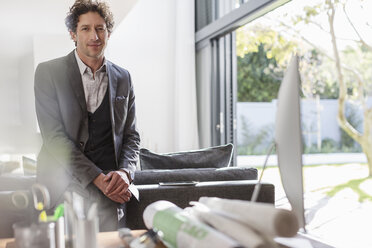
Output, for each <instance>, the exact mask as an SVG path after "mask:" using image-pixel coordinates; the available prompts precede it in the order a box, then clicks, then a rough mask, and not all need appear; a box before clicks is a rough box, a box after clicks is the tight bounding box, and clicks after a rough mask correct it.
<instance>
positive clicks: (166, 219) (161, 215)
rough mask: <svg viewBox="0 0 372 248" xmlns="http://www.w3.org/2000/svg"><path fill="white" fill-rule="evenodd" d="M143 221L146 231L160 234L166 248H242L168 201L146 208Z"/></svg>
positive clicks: (158, 202) (155, 203)
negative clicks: (154, 231)
mask: <svg viewBox="0 0 372 248" xmlns="http://www.w3.org/2000/svg"><path fill="white" fill-rule="evenodd" d="M143 220H144V223H145V225H146V227H147V228H148V229H151V228H153V229H156V230H157V231H160V232H161V238H162V240H163V241H164V243H165V244H166V245H167V246H168V247H177V248H193V247H195V248H203V247H205V248H207V247H208V248H210V247H215V248H225V247H226V248H230V247H242V246H241V245H239V244H238V243H237V242H236V241H235V240H233V239H231V238H229V237H228V236H226V235H224V234H222V233H220V232H218V231H216V230H215V229H213V228H211V227H210V226H208V225H206V224H204V223H202V222H200V221H198V220H197V219H196V218H195V217H193V216H191V215H189V214H188V213H187V212H185V211H183V210H182V209H181V208H179V207H177V206H176V205H174V204H173V203H171V202H168V201H157V202H154V203H152V204H150V205H149V206H147V207H146V209H145V211H144V213H143Z"/></svg>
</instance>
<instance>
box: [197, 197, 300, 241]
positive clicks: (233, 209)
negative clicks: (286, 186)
mask: <svg viewBox="0 0 372 248" xmlns="http://www.w3.org/2000/svg"><path fill="white" fill-rule="evenodd" d="M199 202H200V203H202V204H204V205H206V206H207V207H209V208H211V209H213V210H216V211H217V210H218V211H222V212H224V213H226V215H228V216H229V218H231V219H233V220H234V221H237V222H240V223H242V224H245V225H248V226H250V227H251V228H253V229H255V230H257V231H258V232H260V233H264V234H266V235H268V236H273V237H274V236H279V237H293V236H295V235H296V233H297V231H298V229H299V224H298V221H297V217H296V215H295V214H294V213H293V212H292V211H289V210H286V209H279V208H275V206H274V205H271V204H269V203H258V202H249V201H243V200H231V199H221V198H216V197H201V198H200V199H199Z"/></svg>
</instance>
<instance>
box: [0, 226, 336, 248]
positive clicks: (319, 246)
mask: <svg viewBox="0 0 372 248" xmlns="http://www.w3.org/2000/svg"><path fill="white" fill-rule="evenodd" d="M145 232H146V230H134V231H132V235H133V236H135V237H138V236H140V235H141V234H143V233H145ZM296 237H297V238H304V239H307V240H309V241H310V243H311V245H312V247H313V248H332V247H333V246H330V245H328V244H324V243H322V242H320V241H318V240H315V239H312V238H311V237H309V236H308V235H305V234H298V235H297V236H296ZM97 241H98V246H97V247H98V248H118V247H119V246H120V245H121V244H122V242H121V240H120V238H119V235H118V232H102V233H98V235H97ZM14 247H15V244H14V239H13V238H10V239H0V248H14ZM280 247H281V248H285V247H286V246H282V245H280Z"/></svg>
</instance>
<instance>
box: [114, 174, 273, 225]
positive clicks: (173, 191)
mask: <svg viewBox="0 0 372 248" xmlns="http://www.w3.org/2000/svg"><path fill="white" fill-rule="evenodd" d="M256 182H257V181H256V180H236V181H218V182H216V181H215V182H201V183H197V184H196V185H195V186H159V185H158V184H151V185H138V189H139V192H140V201H139V202H138V201H136V200H135V199H134V198H132V199H131V200H130V201H129V202H128V203H127V204H126V211H125V215H124V218H123V219H124V223H121V225H123V226H126V227H128V228H130V229H144V228H146V227H145V225H144V223H143V218H142V216H143V211H144V210H145V208H146V207H147V206H148V205H149V204H151V203H153V202H156V201H159V200H166V201H170V202H173V203H174V204H176V205H177V206H179V207H180V208H185V207H187V206H189V202H190V201H198V200H199V198H200V197H202V196H208V197H220V198H227V199H239V200H250V199H251V196H252V193H253V190H254V187H255V185H256ZM274 200H275V193H274V185H272V184H269V183H262V185H261V192H260V195H259V196H258V201H259V202H266V203H272V204H274Z"/></svg>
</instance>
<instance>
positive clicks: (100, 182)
mask: <svg viewBox="0 0 372 248" xmlns="http://www.w3.org/2000/svg"><path fill="white" fill-rule="evenodd" d="M105 178H106V175H105V174H103V173H101V174H99V175H98V176H97V177H96V178H95V179H94V180H93V183H94V185H96V187H97V188H99V190H101V191H102V192H103V194H105V192H106V188H107V186H108V185H109V181H107V180H104V179H105ZM105 195H106V194H105ZM106 196H107V197H108V198H110V199H111V200H112V201H114V202H118V203H124V202H127V201H128V200H129V199H130V192H129V191H127V192H126V194H124V195H119V194H115V195H110V196H108V195H106Z"/></svg>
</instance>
